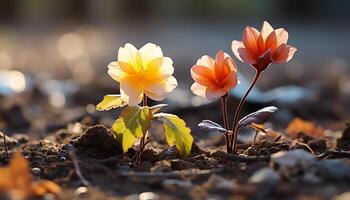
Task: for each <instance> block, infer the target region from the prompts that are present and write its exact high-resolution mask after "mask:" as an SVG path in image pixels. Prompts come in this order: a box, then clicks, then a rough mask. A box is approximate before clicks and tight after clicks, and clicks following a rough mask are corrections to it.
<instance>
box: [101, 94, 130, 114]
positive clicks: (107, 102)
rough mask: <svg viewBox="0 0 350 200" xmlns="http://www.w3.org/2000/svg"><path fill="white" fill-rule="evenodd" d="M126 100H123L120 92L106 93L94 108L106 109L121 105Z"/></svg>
mask: <svg viewBox="0 0 350 200" xmlns="http://www.w3.org/2000/svg"><path fill="white" fill-rule="evenodd" d="M126 104H127V102H125V101H123V100H122V98H121V96H120V94H108V95H106V96H104V97H103V100H102V101H101V102H100V103H99V104H97V106H96V110H98V111H107V110H110V109H113V108H119V107H123V106H125V105H126Z"/></svg>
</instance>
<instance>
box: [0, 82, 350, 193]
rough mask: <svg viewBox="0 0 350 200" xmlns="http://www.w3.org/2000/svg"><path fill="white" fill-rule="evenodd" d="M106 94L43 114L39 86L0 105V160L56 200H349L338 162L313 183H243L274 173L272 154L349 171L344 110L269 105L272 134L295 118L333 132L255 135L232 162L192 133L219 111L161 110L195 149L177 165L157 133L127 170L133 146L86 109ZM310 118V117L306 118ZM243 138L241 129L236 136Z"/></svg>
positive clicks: (220, 143) (306, 178) (104, 88)
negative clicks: (47, 187)
mask: <svg viewBox="0 0 350 200" xmlns="http://www.w3.org/2000/svg"><path fill="white" fill-rule="evenodd" d="M112 86H113V87H112ZM112 86H111V85H110V84H104V83H103V81H100V80H99V81H96V82H95V83H94V84H91V85H87V86H85V87H84V86H81V88H80V90H78V91H77V92H76V93H75V94H74V95H72V96H71V97H70V98H69V99H68V98H67V99H66V100H67V103H66V105H64V106H63V107H60V108H57V107H54V106H52V105H49V103H48V102H47V100H48V96H47V94H45V93H43V92H42V90H41V89H40V87H41V86H40V85H36V86H34V88H33V90H31V91H26V92H24V93H22V94H20V95H17V96H0V128H1V130H2V131H3V132H4V133H5V134H6V135H7V136H8V137H7V147H8V153H9V157H11V154H13V152H15V151H20V152H21V153H22V154H23V155H24V156H25V157H26V158H27V159H28V160H29V161H30V166H31V168H32V174H33V176H34V177H35V179H37V180H39V179H48V180H52V181H54V182H56V183H58V184H59V185H60V186H61V187H62V188H63V192H62V193H61V195H60V199H62V200H75V199H91V200H101V199H106V200H109V199H130V200H132V199H143V200H144V199H271V200H274V199H276V200H277V199H303V200H308V199H310V200H311V199H312V200H317V199H335V198H336V197H339V198H340V196H339V195H343V196H345V199H347V197H346V195H349V193H346V192H350V189H349V188H350V175H349V173H350V170H348V171H347V168H346V167H344V166H343V168H344V170H343V171H342V170H341V169H342V168H341V167H342V166H341V165H339V166H338V165H337V163H335V164H334V166H333V165H332V166H333V167H334V173H335V172H338V173H340V174H332V173H331V172H333V170H329V171H327V173H326V172H324V173H323V174H322V171H317V170H316V171H315V170H314V169H311V168H312V167H311V168H310V170H311V171H312V170H314V171H315V173H313V175H314V176H312V175H310V174H308V173H305V170H306V169H302V170H300V169H299V168H298V167H300V166H297V168H298V170H297V173H294V175H293V176H296V177H282V178H281V179H280V180H279V181H278V183H276V182H274V181H273V176H271V177H268V178H271V180H268V182H267V183H265V182H262V183H256V182H252V181H251V177H252V176H253V175H254V174H255V173H256V172H258V171H259V170H261V169H271V170H275V171H276V169H274V168H273V165H272V161H271V155H273V154H274V153H277V152H280V151H290V150H294V149H304V150H305V151H307V152H311V151H313V153H314V154H313V156H314V157H315V158H316V159H317V160H321V161H332V160H334V161H338V160H341V161H342V162H345V163H346V166H350V163H349V158H350V155H349V154H350V152H349V150H350V126H349V125H346V124H345V122H346V120H344V119H347V117H349V115H346V114H344V112H345V111H344V112H340V114H339V115H338V112H335V111H334V112H332V113H333V114H332V115H328V114H327V113H329V110H330V109H329V107H327V106H320V105H317V104H308V105H299V104H298V103H295V104H293V106H278V107H279V108H280V110H279V111H278V112H277V113H276V117H274V118H273V119H272V121H271V122H269V126H272V127H273V128H274V129H276V130H279V131H281V133H283V132H284V128H285V127H286V124H287V123H288V122H289V121H290V119H292V118H293V117H295V116H300V115H301V116H303V117H305V118H309V119H310V118H311V119H312V120H313V119H315V121H317V122H320V124H322V125H323V124H325V126H326V127H327V128H328V127H331V128H332V129H333V127H336V128H337V129H333V130H328V129H327V130H326V133H327V134H326V137H324V138H313V137H311V136H308V135H306V134H304V133H300V134H299V135H298V137H297V138H293V139H290V138H289V139H288V138H286V137H285V135H283V136H282V137H276V136H274V137H267V136H259V137H258V141H257V142H256V143H255V145H253V146H252V145H251V141H248V142H247V141H245V140H244V138H243V139H242V140H241V141H240V143H239V148H238V153H237V154H235V155H232V154H226V153H225V149H226V147H225V144H224V137H223V136H222V135H217V134H216V135H211V134H208V133H204V132H201V131H199V130H198V129H197V128H196V126H197V124H198V123H199V122H200V121H201V120H202V119H210V120H213V121H215V122H220V121H221V115H220V114H219V113H218V112H215V113H214V114H213V110H215V111H216V110H217V109H218V108H219V105H218V102H215V103H212V104H207V105H203V106H199V107H191V106H189V107H183V108H181V107H173V106H169V107H168V108H164V111H165V112H171V113H174V114H177V115H179V116H180V117H181V118H183V119H184V120H185V121H186V123H187V124H188V126H189V127H190V128H191V129H192V134H193V136H194V138H195V142H194V144H193V146H192V151H191V154H190V156H188V157H187V158H182V157H180V156H179V155H178V153H177V151H176V149H175V148H174V147H168V146H167V145H166V144H165V143H164V140H163V138H162V137H163V136H162V134H160V133H158V132H157V130H155V131H154V133H152V134H151V142H150V143H148V144H147V146H146V149H145V151H144V153H143V155H142V158H141V162H140V164H138V165H136V164H135V153H136V151H137V146H135V147H134V148H132V149H130V150H129V151H128V152H127V153H125V154H123V153H122V151H121V146H120V144H119V143H118V142H116V141H115V139H114V136H113V132H112V131H111V130H110V129H109V127H111V124H112V123H113V120H114V119H115V118H116V117H117V116H118V115H119V112H120V109H115V110H111V111H108V112H97V111H95V107H94V106H93V105H96V104H97V103H98V102H99V101H100V100H101V97H102V96H103V95H104V94H107V93H109V92H110V91H116V88H115V87H114V85H112ZM92 91H93V92H92ZM322 91H323V90H322ZM231 100H234V99H230V101H231ZM233 102H237V100H236V99H235V100H234V101H233ZM347 102H348V101H344V102H343V103H344V104H343V107H344V108H347V107H346V104H347ZM152 103H153V102H150V104H152ZM166 103H167V102H166ZM321 103H322V104H324V105H326V104H327V105H328V104H332V105H333V104H334V102H333V99H329V100H328V99H325V100H324V101H322V102H321ZM82 105H84V106H82ZM263 106H266V105H264V104H263V103H255V104H254V103H250V102H247V104H246V107H245V111H246V112H248V111H249V112H251V111H255V110H257V109H260V108H262V107H263ZM339 106H341V105H340V103H339ZM306 108H307V109H306ZM229 109H232V108H229ZM315 110H317V115H316V114H312V113H313V112H314V111H315ZM230 117H231V118H232V116H230ZM325 122H327V123H325ZM339 127H342V128H341V129H339ZM331 128H330V129H331ZM246 132H247V131H245V130H243V131H242V136H244V135H246ZM310 154H311V153H310ZM9 157H8V156H7V154H6V152H5V149H4V145H3V142H2V138H1V141H0V165H1V166H6V165H7V164H8V162H9ZM329 164H330V165H331V164H333V163H329ZM324 167H327V166H324ZM327 169H328V168H327ZM300 177H303V178H300ZM335 177H336V178H335ZM269 181H271V182H269ZM45 199H50V198H49V197H45Z"/></svg>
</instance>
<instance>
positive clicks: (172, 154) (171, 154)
mask: <svg viewBox="0 0 350 200" xmlns="http://www.w3.org/2000/svg"><path fill="white" fill-rule="evenodd" d="M177 154H178V151H177V149H176V147H175V146H174V147H171V148H168V149H166V150H164V151H162V152H160V153H159V160H169V159H175V158H177Z"/></svg>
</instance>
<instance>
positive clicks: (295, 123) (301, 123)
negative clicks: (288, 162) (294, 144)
mask: <svg viewBox="0 0 350 200" xmlns="http://www.w3.org/2000/svg"><path fill="white" fill-rule="evenodd" d="M286 131H287V132H288V134H289V135H290V136H291V137H293V138H296V137H297V136H298V134H299V133H305V134H306V135H308V136H311V137H314V138H321V137H324V129H323V128H322V127H321V126H318V125H316V124H314V123H313V122H310V121H306V120H303V119H301V118H298V117H297V118H294V119H293V120H292V121H291V122H290V123H289V124H288V126H287V128H286Z"/></svg>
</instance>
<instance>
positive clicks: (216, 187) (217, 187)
mask: <svg viewBox="0 0 350 200" xmlns="http://www.w3.org/2000/svg"><path fill="white" fill-rule="evenodd" d="M205 187H206V188H208V189H209V190H211V191H215V192H229V193H232V192H234V189H235V184H234V182H232V181H230V180H227V179H225V178H224V177H222V176H219V175H216V174H213V175H211V176H210V178H209V180H208V181H207V182H206V183H205Z"/></svg>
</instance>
